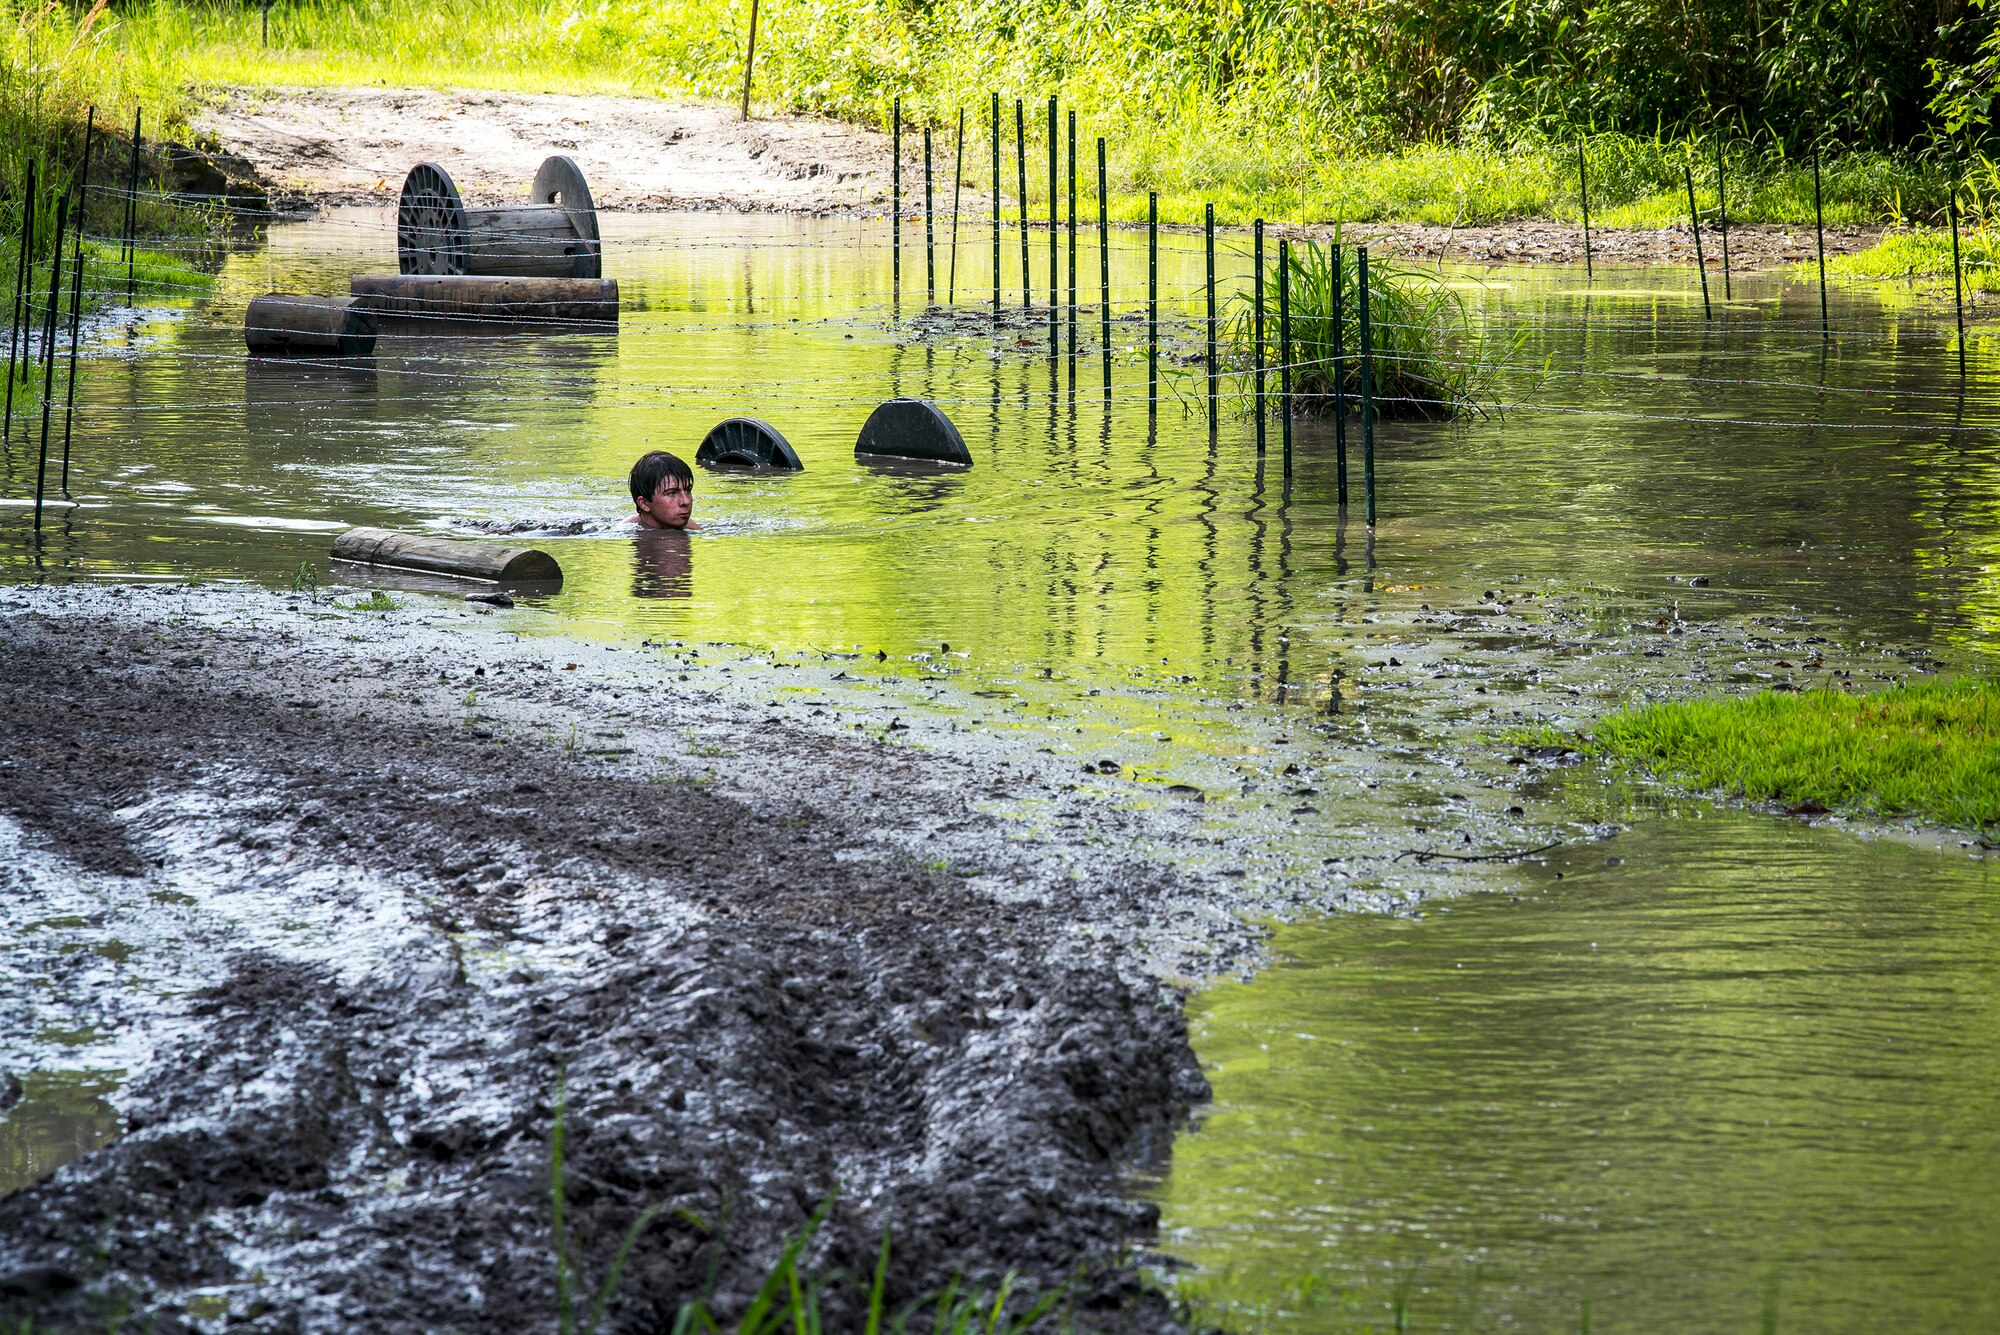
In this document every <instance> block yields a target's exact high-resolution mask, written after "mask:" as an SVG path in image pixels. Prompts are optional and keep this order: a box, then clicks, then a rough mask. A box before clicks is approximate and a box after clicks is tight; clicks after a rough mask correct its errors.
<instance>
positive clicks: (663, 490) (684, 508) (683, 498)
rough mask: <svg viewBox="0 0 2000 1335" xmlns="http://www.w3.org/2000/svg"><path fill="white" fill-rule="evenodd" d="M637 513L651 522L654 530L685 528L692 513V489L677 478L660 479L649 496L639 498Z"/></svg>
mask: <svg viewBox="0 0 2000 1335" xmlns="http://www.w3.org/2000/svg"><path fill="white" fill-rule="evenodd" d="M639 512H640V513H641V514H643V515H646V516H647V517H648V518H650V519H651V520H652V521H653V526H654V527H655V528H686V527H687V522H688V516H689V515H692V514H693V513H694V488H693V487H692V486H691V485H689V484H685V483H683V482H682V481H681V480H680V479H679V478H677V477H666V478H661V479H660V485H659V486H658V487H656V488H655V489H654V490H653V494H652V495H651V496H641V497H640V498H639Z"/></svg>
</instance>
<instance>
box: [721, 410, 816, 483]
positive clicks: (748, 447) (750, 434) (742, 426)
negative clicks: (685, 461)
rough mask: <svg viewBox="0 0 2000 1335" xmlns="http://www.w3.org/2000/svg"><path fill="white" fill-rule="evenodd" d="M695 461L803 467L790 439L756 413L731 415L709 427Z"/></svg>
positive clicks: (791, 468)
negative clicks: (757, 416)
mask: <svg viewBox="0 0 2000 1335" xmlns="http://www.w3.org/2000/svg"><path fill="white" fill-rule="evenodd" d="M694 461H695V462H696V463H698V464H700V465H701V466H702V467H703V468H782V469H785V470H787V471H789V472H794V473H796V472H798V471H800V470H801V469H803V468H804V467H805V465H804V464H802V463H800V462H799V456H798V452H797V451H795V450H794V449H793V448H792V446H791V442H790V441H788V440H786V439H785V438H784V436H783V435H781V434H779V432H778V429H777V428H776V427H774V426H772V425H771V424H770V423H769V422H766V421H762V420H760V419H759V418H755V417H731V418H727V419H725V420H724V421H720V422H717V423H716V424H715V425H714V426H712V427H710V428H709V430H708V434H707V435H706V436H703V437H702V439H701V447H700V448H699V449H697V450H696V451H695V452H694Z"/></svg>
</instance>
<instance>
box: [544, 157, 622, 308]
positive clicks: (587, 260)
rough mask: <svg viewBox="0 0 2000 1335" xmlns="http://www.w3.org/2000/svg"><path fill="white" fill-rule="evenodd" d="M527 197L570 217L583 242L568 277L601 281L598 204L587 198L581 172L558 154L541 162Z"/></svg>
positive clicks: (585, 185)
mask: <svg viewBox="0 0 2000 1335" xmlns="http://www.w3.org/2000/svg"><path fill="white" fill-rule="evenodd" d="M528 193H529V197H530V198H531V199H533V200H534V202H535V203H537V204H555V205H559V206H560V207H561V208H562V211H563V212H564V213H567V214H568V215H569V225H570V226H571V227H573V228H575V229H576V234H577V236H578V237H580V238H582V240H583V241H584V243H585V244H584V248H583V252H582V253H581V254H579V255H578V256H577V257H576V268H575V270H574V271H573V272H572V273H571V274H570V277H572V278H602V277H604V249H603V246H602V245H601V244H600V240H601V239H600V238H599V237H598V235H597V201H596V200H594V199H592V198H591V197H590V183H589V182H587V181H585V180H584V179H583V169H582V168H581V167H578V166H577V165H576V162H575V160H574V159H572V158H567V157H564V156H563V155H561V154H560V153H559V154H557V155H556V156H554V157H552V158H544V159H543V160H542V165H541V168H540V170H538V171H537V172H536V173H535V183H534V185H533V186H531V187H530V188H529V191H528Z"/></svg>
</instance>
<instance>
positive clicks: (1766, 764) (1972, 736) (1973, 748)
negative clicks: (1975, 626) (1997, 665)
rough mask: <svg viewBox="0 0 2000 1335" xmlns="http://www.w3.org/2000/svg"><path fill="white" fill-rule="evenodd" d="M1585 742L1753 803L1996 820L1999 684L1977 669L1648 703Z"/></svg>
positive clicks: (1614, 718)
mask: <svg viewBox="0 0 2000 1335" xmlns="http://www.w3.org/2000/svg"><path fill="white" fill-rule="evenodd" d="M1585 750H1587V751H1589V752H1591V753H1594V754H1599V755H1604V756H1608V757H1611V758H1613V759H1617V760H1620V761H1623V762H1626V763H1628V764H1632V765H1637V766H1641V767H1643V768H1645V769H1647V770H1650V771H1651V772H1653V773H1655V774H1657V775H1659V776H1660V777H1662V778H1665V779H1668V780H1670V781H1672V782H1675V783H1680V784H1685V785H1687V786H1688V787H1690V788H1697V789H1719V790H1721V791H1723V792H1725V793H1729V794H1732V795H1735V796H1740V797H1744V798H1748V799H1750V800H1752V801H1782V802H1788V803H1795V804H1799V805H1808V804H1810V805H1817V806H1819V807H1821V808H1824V809H1827V810H1845V811H1855V812H1861V813H1865V814H1869V815H1876V816H1914V817H1916V818H1918V819H1920V820H1924V821H1928V822H1932V823H1935V824H1940V825H1952V826H1960V827H1968V828H1976V829H1983V828H1986V827H1989V826H1993V825H1995V824H2000V683H1996V682H1992V681H1986V680H1981V679H1976V678H1957V679H1951V680H1939V681H1927V682H1921V683H1917V684H1913V685H1908V686H1897V687H1892V688H1891V689H1889V690H1886V691H1881V692H1878V693H1876V694H1873V695H1848V694H1846V693H1844V692H1841V691H1818V690H1815V691H1803V692H1799V693H1797V694H1790V693H1779V692H1774V691H1765V692H1760V693H1759V694H1757V695H1753V696H1749V697H1747V698H1743V699H1736V700H1695V701H1687V702H1682V703H1674V704H1658V705H1648V706H1645V707H1644V708H1640V709H1632V710H1626V711H1623V712H1620V713H1617V714H1613V715H1611V716H1610V717H1609V718H1606V719H1605V720H1603V721H1602V722H1601V723H1599V724H1598V725H1597V727H1596V729H1595V730H1594V731H1593V732H1592V734H1591V736H1590V737H1589V739H1588V741H1587V742H1586V743H1585Z"/></svg>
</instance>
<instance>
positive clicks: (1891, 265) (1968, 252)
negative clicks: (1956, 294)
mask: <svg viewBox="0 0 2000 1335" xmlns="http://www.w3.org/2000/svg"><path fill="white" fill-rule="evenodd" d="M1958 255H1959V261H1958V262H1959V274H1960V277H1961V281H1962V283H1963V290H1964V293H1965V298H1966V300H1967V301H1968V302H1969V301H1971V300H1972V299H1973V298H1974V297H1975V296H1976V295H1977V294H1979V293H1990V292H2000V231H1995V230H1990V229H1987V228H1977V229H1973V230H1970V231H1966V232H1963V233H1961V234H1960V236H1959V239H1958ZM1792 269H1793V271H1794V273H1795V274H1796V275H1797V276H1798V277H1800V278H1801V279H1808V280H1809V279H1813V278H1814V277H1815V276H1816V270H1815V268H1814V266H1813V265H1812V264H1810V263H1807V264H1795V265H1793V266H1792ZM1826 276H1827V277H1828V279H1830V280H1835V281H1840V282H1846V283H1855V284H1867V283H1872V284H1876V285H1878V286H1881V287H1884V288H1888V287H1892V286H1893V287H1896V288H1900V289H1902V290H1904V291H1907V292H1911V293H1915V294H1918V295H1920V296H1924V297H1930V298H1935V299H1937V300H1940V301H1947V302H1948V301H1950V300H1951V299H1952V277H1951V233H1949V232H1933V231H1905V232H1891V233H1890V234H1889V235H1887V236H1885V237H1883V238H1882V240H1881V241H1880V242H1879V243H1877V244H1876V245H1873V246H1870V247H1869V248H1868V249H1867V250H1862V251H1857V252H1855V253H1854V254H1852V255H1838V256H1835V257H1833V258H1832V259H1829V260H1828V261H1827V262H1826ZM1885 295H1886V294H1885Z"/></svg>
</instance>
